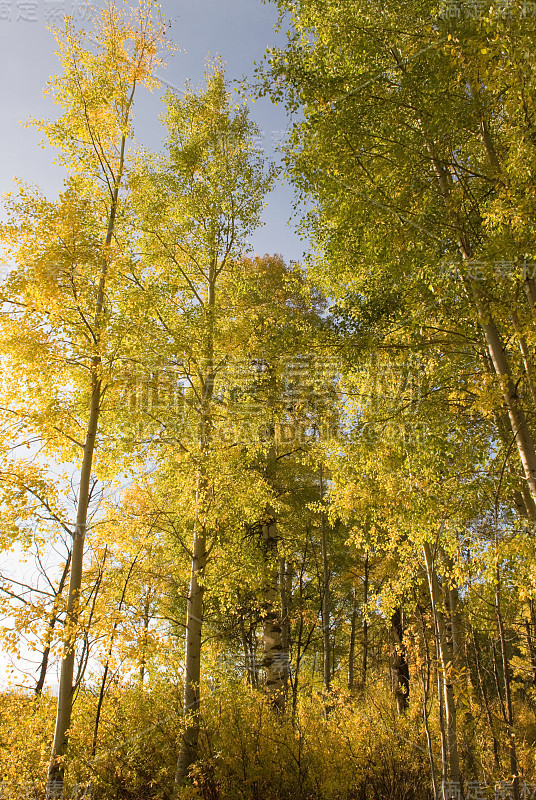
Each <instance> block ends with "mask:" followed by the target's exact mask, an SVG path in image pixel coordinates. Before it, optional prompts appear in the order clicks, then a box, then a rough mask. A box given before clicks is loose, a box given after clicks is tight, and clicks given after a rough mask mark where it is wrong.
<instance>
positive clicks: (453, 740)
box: [423, 542, 461, 791]
mask: <svg viewBox="0 0 536 800" xmlns="http://www.w3.org/2000/svg"><path fill="white" fill-rule="evenodd" d="M423 550H424V558H425V562H426V573H427V576H428V587H429V591H430V600H431V603H432V613H433V617H434V627H435V629H436V632H437V638H436V641H437V645H438V651H439V652H438V657H439V661H440V665H441V678H442V683H443V695H444V707H445V720H446V736H447V748H448V767H449V769H448V779H449V781H450V782H452V783H455V784H457V785H459V786H460V791H461V775H460V760H459V755H458V738H457V724H456V701H455V696H454V686H453V676H452V673H453V670H452V655H451V653H449V647H448V643H447V632H446V625H445V616H444V613H443V612H442V611H441V610H440V609H439V598H440V596H441V594H440V587H439V582H438V580H437V575H436V572H435V568H434V559H433V556H432V551H431V548H430V545H429V544H428V542H425V543H424V544H423Z"/></svg>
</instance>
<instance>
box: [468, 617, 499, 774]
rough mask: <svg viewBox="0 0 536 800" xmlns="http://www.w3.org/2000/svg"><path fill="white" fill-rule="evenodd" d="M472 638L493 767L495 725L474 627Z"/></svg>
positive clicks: (496, 761) (496, 753)
mask: <svg viewBox="0 0 536 800" xmlns="http://www.w3.org/2000/svg"><path fill="white" fill-rule="evenodd" d="M472 638H473V648H474V649H473V652H474V657H475V666H476V675H477V678H478V686H479V689H480V695H481V697H482V703H483V705H484V710H485V712H486V719H487V722H488V727H489V730H490V734H491V741H492V745H493V762H494V764H495V767H497V768H498V767H499V742H498V741H497V736H496V735H495V726H494V725H493V716H492V713H491V708H490V705H489V700H488V695H487V692H486V686H485V683H484V676H483V674H482V666H481V663H480V654H479V647H478V643H477V641H476V633H475V630H474V628H473V629H472Z"/></svg>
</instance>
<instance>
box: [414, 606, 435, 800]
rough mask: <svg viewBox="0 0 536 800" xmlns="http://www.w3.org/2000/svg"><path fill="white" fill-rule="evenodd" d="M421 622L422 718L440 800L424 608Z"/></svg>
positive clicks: (419, 610)
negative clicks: (433, 736) (432, 723)
mask: <svg viewBox="0 0 536 800" xmlns="http://www.w3.org/2000/svg"><path fill="white" fill-rule="evenodd" d="M417 611H418V614H419V620H420V623H421V639H422V646H423V650H424V665H422V666H421V686H422V718H423V724H424V732H425V734H426V749H427V751H428V761H429V762H430V777H431V781H432V790H433V793H434V800H439V793H438V789H437V779H436V771H435V759H434V749H433V746H432V735H431V732H430V724H429V717H430V711H429V708H428V700H429V695H430V683H431V680H430V679H431V669H430V667H431V659H430V648H429V647H428V640H427V638H426V627H425V624H424V612H423V610H422V608H420V607H419V606H418V607H417Z"/></svg>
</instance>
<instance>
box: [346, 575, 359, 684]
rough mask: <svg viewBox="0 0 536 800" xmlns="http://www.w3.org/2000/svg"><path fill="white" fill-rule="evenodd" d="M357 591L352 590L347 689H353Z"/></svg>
mask: <svg viewBox="0 0 536 800" xmlns="http://www.w3.org/2000/svg"><path fill="white" fill-rule="evenodd" d="M357 616H358V608H357V589H356V587H355V586H354V588H353V590H352V616H351V620H350V647H349V650H348V688H349V689H350V691H351V690H352V689H353V688H354V661H355V639H356V631H357Z"/></svg>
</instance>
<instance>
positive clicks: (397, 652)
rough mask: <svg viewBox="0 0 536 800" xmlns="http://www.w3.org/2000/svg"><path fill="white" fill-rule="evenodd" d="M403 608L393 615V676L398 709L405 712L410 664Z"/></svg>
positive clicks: (407, 699)
mask: <svg viewBox="0 0 536 800" xmlns="http://www.w3.org/2000/svg"><path fill="white" fill-rule="evenodd" d="M402 620H403V617H402V609H401V608H397V609H396V610H395V611H394V613H393V615H392V617H391V632H392V635H393V644H394V647H393V656H392V659H393V664H392V671H393V678H394V690H395V698H396V710H397V711H398V713H399V714H403V713H404V712H405V711H406V710H407V708H408V706H409V664H408V660H407V652H406V646H405V644H404V625H403V621H402Z"/></svg>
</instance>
